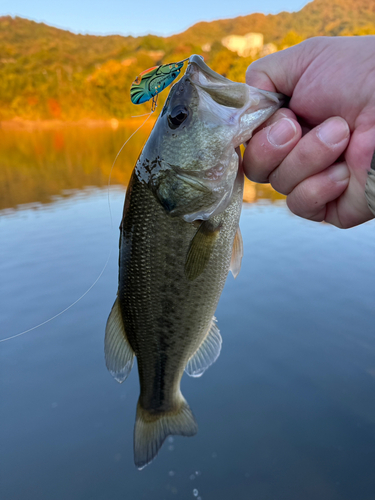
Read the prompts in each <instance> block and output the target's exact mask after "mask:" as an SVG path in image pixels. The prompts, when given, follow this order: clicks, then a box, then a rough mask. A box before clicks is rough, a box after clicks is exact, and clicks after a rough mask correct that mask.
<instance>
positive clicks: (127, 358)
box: [104, 297, 134, 384]
mask: <svg viewBox="0 0 375 500" xmlns="http://www.w3.org/2000/svg"><path fill="white" fill-rule="evenodd" d="M104 353H105V363H106V365H107V368H108V370H109V372H110V373H111V375H112V376H113V377H114V378H115V379H116V380H117V382H119V383H120V384H121V383H122V382H123V381H124V380H125V379H126V378H127V376H128V375H129V373H130V371H131V369H132V366H133V361H134V352H133V349H132V348H131V347H130V344H129V342H128V339H127V338H126V334H125V328H124V323H123V321H122V316H121V310H120V304H119V300H118V297H117V298H116V300H115V303H114V304H113V307H112V311H111V313H110V315H109V317H108V320H107V326H106V328H105V339H104Z"/></svg>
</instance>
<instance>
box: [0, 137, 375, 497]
mask: <svg viewBox="0 0 375 500" xmlns="http://www.w3.org/2000/svg"><path fill="white" fill-rule="evenodd" d="M148 131H149V130H146V131H145V132H144V133H143V134H139V135H138V136H136V138H135V139H134V142H133V143H130V144H129V146H128V147H127V148H126V149H125V150H124V151H123V154H122V155H121V156H120V159H119V162H118V164H117V166H116V168H115V170H114V172H113V173H112V184H113V185H112V187H111V189H110V203H111V210H112V216H113V227H111V222H110V216H109V209H108V196H107V189H106V187H105V186H106V183H107V179H108V175H109V171H110V168H111V164H112V161H113V158H114V157H115V155H116V152H117V151H118V149H119V148H120V147H121V145H122V143H123V142H124V140H125V139H126V137H127V136H129V135H130V133H131V129H121V128H120V129H118V130H116V131H112V130H110V129H93V130H83V129H62V130H56V131H44V132H43V131H39V132H37V131H34V132H19V131H18V132H14V131H13V132H11V131H1V130H0V204H1V205H0V207H1V211H0V338H5V337H8V336H10V335H14V334H17V333H19V332H22V331H23V330H26V329H29V328H31V327H33V326H34V325H36V324H38V323H41V322H43V321H45V320H46V319H48V318H49V317H51V316H53V315H55V314H57V313H59V312H60V311H61V310H63V309H64V308H66V307H67V306H69V305H70V304H71V303H72V302H73V301H75V300H76V299H77V298H78V297H80V296H81V295H82V294H83V293H84V292H85V290H86V289H87V288H89V287H90V285H91V284H92V283H93V282H94V281H95V279H96V278H97V276H98V275H99V274H100V272H101V270H102V268H103V266H104V264H105V262H106V261H107V259H108V256H109V261H108V265H107V268H106V270H105V272H104V274H103V276H102V277H101V279H100V280H99V281H98V283H97V284H96V286H95V287H94V288H93V289H92V290H91V291H90V293H89V294H87V295H86V296H85V297H84V298H83V299H82V300H81V301H80V302H79V303H78V304H77V305H75V306H74V307H73V308H72V309H70V310H68V311H67V312H66V313H65V314H63V315H61V316H59V317H58V318H56V319H55V320H53V321H51V322H49V323H47V324H45V325H44V326H42V327H40V328H39V329H37V330H35V331H32V332H29V333H27V334H25V335H24V336H21V337H18V338H16V339H13V340H11V341H8V342H3V343H0V363H1V365H0V376H1V379H0V398H1V400H0V417H1V426H0V498H1V499H4V500H51V499H53V500H67V499H69V500H124V499H129V500H143V499H147V500H169V499H181V500H185V499H186V500H189V499H193V500H194V499H195V498H197V499H201V500H227V499H236V500H245V499H246V500H248V499H250V500H284V499H285V500H310V499H311V500H336V499H337V500H339V499H340V500H349V499H350V500H352V499H353V500H374V499H375V305H374V297H375V266H374V264H373V256H374V253H375V223H374V222H370V223H367V224H364V225H362V226H360V227H358V228H353V229H351V230H348V231H340V230H338V229H335V228H333V227H330V226H329V225H324V224H316V223H310V222H308V221H304V220H302V219H299V218H297V217H294V216H293V215H291V214H290V213H289V211H288V209H287V208H286V205H285V203H284V201H283V200H282V199H281V200H280V199H279V197H278V196H277V195H276V194H275V193H274V192H272V191H270V190H267V188H265V187H258V188H255V187H254V186H251V185H248V187H247V199H248V200H249V201H252V203H246V204H244V207H243V213H242V219H241V229H242V234H243V239H244V247H245V255H244V259H243V263H242V270H241V273H240V275H239V277H238V278H237V280H236V281H234V280H233V278H232V276H231V275H230V276H229V277H228V281H227V284H226V287H225V290H224V293H223V295H222V297H221V300H220V303H219V307H218V310H217V317H218V324H219V327H220V330H221V334H222V337H223V349H222V353H221V356H220V358H219V359H218V361H217V362H216V363H215V364H214V365H213V366H212V367H211V368H210V369H209V370H208V371H207V372H206V373H205V374H204V376H203V377H202V378H200V379H191V378H189V377H187V376H184V377H183V380H182V390H183V393H184V395H185V397H186V399H187V401H188V402H189V404H190V406H191V407H192V409H193V411H194V413H195V415H196V418H197V421H198V424H199V432H198V435H197V436H196V437H194V438H189V439H188V438H182V437H174V438H169V439H168V440H167V442H166V443H165V444H164V446H163V448H162V450H161V452H160V454H159V456H158V457H157V459H156V460H155V461H154V462H153V463H152V464H151V465H150V466H148V467H147V468H146V469H144V470H142V471H138V470H137V469H136V468H135V467H134V464H133V450H132V447H133V442H132V440H133V425H134V418H135V408H136V403H137V399H138V390H139V388H138V377H137V373H136V369H133V372H132V374H131V376H130V377H129V379H128V380H127V381H126V382H125V383H124V384H123V385H119V384H117V383H116V382H115V381H114V380H113V378H112V377H111V375H110V374H109V373H108V372H107V370H106V368H105V364H104V353H103V340H104V328H105V323H106V320H107V316H108V313H109V311H110V308H111V306H112V303H113V301H114V298H115V295H116V289H117V252H118V224H119V222H120V218H121V213H122V205H123V201H124V193H125V185H126V183H127V180H128V179H129V176H130V172H131V168H132V166H133V164H134V161H135V159H136V157H137V154H138V153H139V149H140V148H141V146H142V144H143V142H144V141H145V138H146V137H147V133H148Z"/></svg>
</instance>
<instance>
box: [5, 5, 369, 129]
mask: <svg viewBox="0 0 375 500" xmlns="http://www.w3.org/2000/svg"><path fill="white" fill-rule="evenodd" d="M249 32H257V33H262V34H263V35H264V43H273V44H274V45H275V47H276V48H278V49H280V48H283V47H285V46H288V45H293V44H294V43H298V42H299V41H301V40H303V39H306V38H308V37H312V36H317V35H327V36H337V35H361V34H375V0H355V2H353V1H350V0H331V1H330V2H328V3H327V2H326V1H325V0H314V1H313V2H311V3H309V4H308V5H306V6H305V7H304V8H303V9H302V10H300V11H299V12H294V13H288V12H282V13H280V14H277V15H267V16H266V15H263V14H251V15H249V16H243V17H237V18H234V19H225V20H219V21H213V22H210V23H198V24H196V25H194V26H192V27H191V28H189V29H188V30H186V31H185V32H183V33H180V34H178V35H174V36H171V37H166V38H162V37H157V36H153V35H149V36H144V37H130V36H129V37H123V36H92V35H75V34H73V33H70V32H69V31H64V30H60V29H57V28H53V27H51V26H47V25H45V24H43V23H36V22H33V21H29V20H27V19H22V18H18V17H16V18H11V17H9V16H7V17H0V119H1V120H6V119H10V118H13V117H16V116H19V117H21V118H25V119H32V120H35V119H49V118H56V119H62V120H76V119H80V118H111V117H116V118H119V119H122V118H126V117H128V116H130V115H132V114H141V113H143V112H145V111H147V110H149V108H150V106H149V105H147V104H146V105H143V106H138V107H136V106H134V105H132V104H131V103H130V99H129V87H130V85H131V82H132V81H133V79H134V78H135V76H137V74H139V73H140V72H141V71H142V70H144V69H146V68H148V67H150V66H154V65H155V64H159V63H161V62H169V61H177V60H180V59H183V58H185V57H187V56H189V55H190V54H192V53H198V54H202V55H203V56H204V57H205V60H206V61H207V62H208V64H210V65H211V67H212V68H213V69H215V70H216V71H218V72H220V73H222V74H224V75H226V76H227V77H228V78H231V79H233V80H238V81H241V80H242V81H243V79H244V74H245V70H246V67H247V66H248V64H249V63H250V62H251V61H252V60H253V58H254V57H256V56H252V57H239V56H238V55H237V54H236V53H235V52H231V51H229V50H228V49H227V48H225V47H223V45H222V44H221V40H222V39H223V38H224V37H226V36H228V35H234V34H235V35H245V34H246V33H249ZM202 46H203V47H205V48H206V51H204V50H203V49H202ZM207 47H208V48H207ZM164 99H165V96H164V95H163V96H160V104H162V102H163V100H164Z"/></svg>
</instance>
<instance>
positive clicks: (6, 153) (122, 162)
mask: <svg viewBox="0 0 375 500" xmlns="http://www.w3.org/2000/svg"><path fill="white" fill-rule="evenodd" d="M141 123H142V121H139V120H134V123H131V124H129V126H120V127H118V128H117V129H113V128H111V127H105V126H102V127H98V128H86V127H84V126H66V127H60V128H57V129H51V130H38V129H34V130H4V129H1V130H0V210H1V209H7V208H16V207H17V206H18V205H24V204H28V203H36V202H40V203H50V202H51V201H53V197H54V196H56V195H59V196H63V197H69V196H71V195H72V194H74V193H75V192H76V190H77V189H82V188H84V187H86V186H96V187H100V186H106V185H107V184H108V178H109V173H110V171H111V167H112V164H113V161H114V159H115V157H116V154H117V153H118V151H119V150H120V148H121V146H122V145H123V144H124V142H125V141H126V140H127V139H128V138H129V137H130V136H131V134H132V133H133V132H134V131H135V130H136V129H137V128H138V127H139V125H140V124H141ZM152 126H153V124H152V123H151V122H150V121H148V122H147V123H146V124H145V125H144V126H143V127H142V129H141V130H139V131H138V132H137V133H136V134H135V135H134V136H133V137H132V138H131V140H130V141H129V143H128V145H127V146H125V148H124V150H123V151H122V153H121V155H120V156H119V158H118V160H117V162H116V164H115V166H114V168H113V171H112V174H111V184H112V185H114V184H121V185H123V186H126V185H127V183H128V181H129V178H130V174H131V172H132V169H133V167H134V164H135V162H136V160H137V156H138V154H139V152H140V150H141V148H142V146H143V144H144V143H145V142H146V140H147V137H148V135H149V133H150V131H151V128H152ZM72 190H73V191H72ZM282 198H283V196H282V195H279V194H278V193H276V192H275V191H274V190H273V189H271V188H270V187H269V186H262V185H256V184H253V183H251V182H250V181H247V183H246V186H245V193H244V200H245V201H247V202H249V203H253V202H255V201H257V200H258V199H268V200H270V201H276V200H279V199H282Z"/></svg>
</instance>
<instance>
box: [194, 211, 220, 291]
mask: <svg viewBox="0 0 375 500" xmlns="http://www.w3.org/2000/svg"><path fill="white" fill-rule="evenodd" d="M219 234H220V224H219V225H214V224H213V223H212V222H211V221H210V220H206V221H204V222H202V224H201V225H200V226H199V229H198V231H197V232H196V233H195V236H194V238H193V239H192V240H191V243H190V248H189V251H188V254H187V257H186V263H185V275H186V277H187V278H188V280H190V281H194V280H195V279H196V278H198V276H200V275H201V274H202V273H203V271H204V269H205V267H206V266H207V264H208V261H209V260H210V257H211V253H212V250H213V248H214V245H215V242H216V240H217V238H218V237H219Z"/></svg>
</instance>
